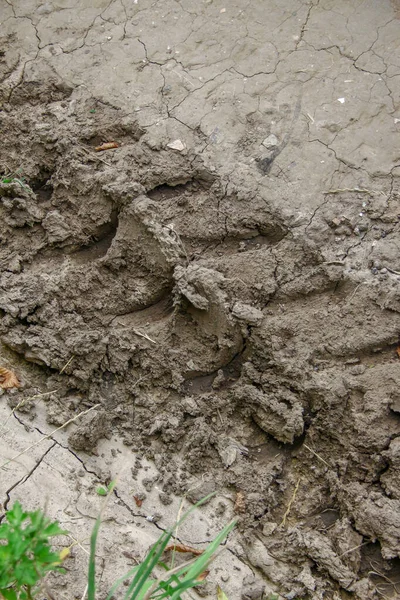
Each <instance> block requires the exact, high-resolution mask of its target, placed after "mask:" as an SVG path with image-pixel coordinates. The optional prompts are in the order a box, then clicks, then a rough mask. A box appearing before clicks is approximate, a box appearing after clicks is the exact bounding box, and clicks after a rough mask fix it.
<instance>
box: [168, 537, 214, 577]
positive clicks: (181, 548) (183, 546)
mask: <svg viewBox="0 0 400 600" xmlns="http://www.w3.org/2000/svg"><path fill="white" fill-rule="evenodd" d="M169 550H173V551H175V552H190V553H191V554H193V555H194V556H200V555H201V554H203V552H204V550H199V549H198V548H192V547H191V546H186V544H169V545H168V546H167V547H166V548H165V552H168V551H169ZM205 577H207V575H205Z"/></svg>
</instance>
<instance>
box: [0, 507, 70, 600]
mask: <svg viewBox="0 0 400 600" xmlns="http://www.w3.org/2000/svg"><path fill="white" fill-rule="evenodd" d="M5 519H6V520H5V523H3V524H2V525H0V595H1V596H3V597H4V598H5V600H32V599H33V598H34V596H35V595H36V594H37V592H38V591H39V590H40V589H41V582H42V580H43V577H44V576H45V574H46V573H47V572H48V571H63V569H62V568H61V567H60V564H61V560H60V556H59V554H56V553H55V552H53V551H52V550H51V546H50V538H52V537H53V536H55V535H64V534H65V533H66V532H65V531H63V530H62V529H61V528H60V526H59V524H58V523H56V522H51V521H50V519H48V518H47V517H46V516H45V514H44V513H43V512H42V511H41V510H36V511H33V512H25V511H23V510H22V506H21V504H20V503H19V502H15V503H14V505H13V507H12V508H11V509H10V510H9V511H8V512H7V513H6V517H5Z"/></svg>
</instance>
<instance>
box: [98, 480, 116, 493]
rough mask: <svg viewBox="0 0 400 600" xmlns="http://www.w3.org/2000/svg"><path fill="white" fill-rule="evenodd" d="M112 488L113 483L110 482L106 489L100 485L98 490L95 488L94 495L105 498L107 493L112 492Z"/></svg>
mask: <svg viewBox="0 0 400 600" xmlns="http://www.w3.org/2000/svg"><path fill="white" fill-rule="evenodd" d="M114 487H115V481H111V482H110V483H109V484H108V486H107V487H104V486H102V485H100V486H99V487H98V488H96V494H98V495H99V496H107V494H108V492H112V490H113V489H114Z"/></svg>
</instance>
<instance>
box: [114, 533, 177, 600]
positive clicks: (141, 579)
mask: <svg viewBox="0 0 400 600" xmlns="http://www.w3.org/2000/svg"><path fill="white" fill-rule="evenodd" d="M171 535H172V532H171V531H168V532H164V533H163V534H162V536H161V537H160V538H159V539H158V541H157V542H156V543H155V544H154V546H153V547H152V548H151V550H150V552H149V553H148V555H147V556H146V558H145V559H144V561H143V562H142V564H141V565H140V566H139V569H138V571H137V573H136V575H135V577H134V578H133V580H132V582H131V584H130V586H129V587H128V589H127V590H126V594H125V596H124V600H134V599H137V598H138V594H139V593H140V590H141V588H142V586H143V585H144V583H145V582H146V581H147V580H148V579H149V578H150V575H151V573H152V572H153V570H154V567H156V566H157V563H158V561H159V560H160V558H161V555H162V553H163V552H164V550H165V548H166V547H167V544H168V542H169V540H170V538H171Z"/></svg>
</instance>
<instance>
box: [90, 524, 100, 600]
mask: <svg viewBox="0 0 400 600" xmlns="http://www.w3.org/2000/svg"><path fill="white" fill-rule="evenodd" d="M100 525H101V514H100V515H99V516H98V517H97V519H96V523H95V524H94V527H93V531H92V535H91V536H90V556H89V569H88V600H95V596H96V545H97V536H98V535H99V529H100Z"/></svg>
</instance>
